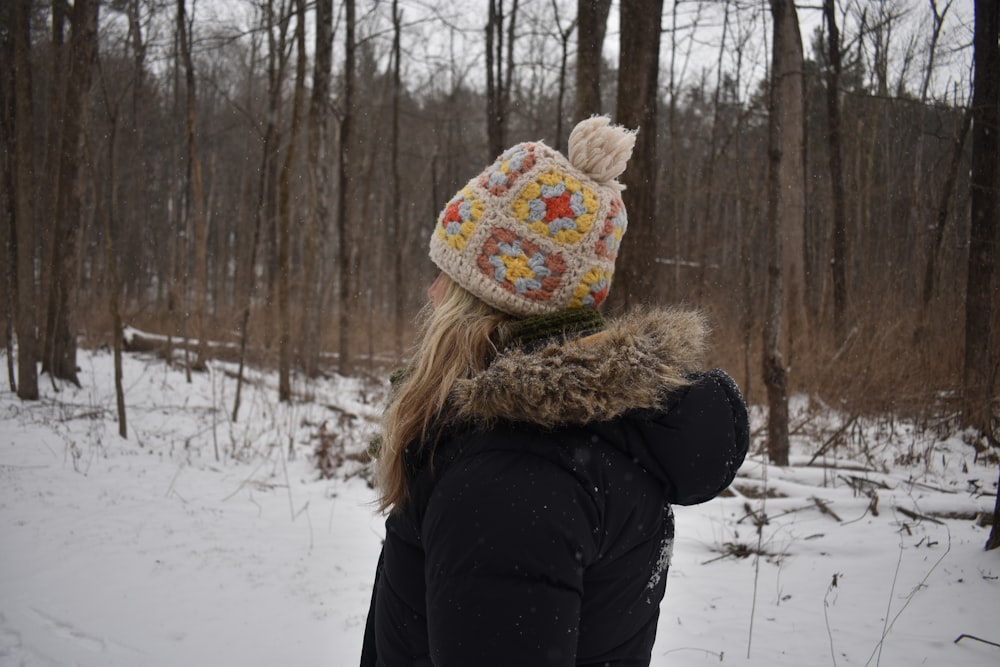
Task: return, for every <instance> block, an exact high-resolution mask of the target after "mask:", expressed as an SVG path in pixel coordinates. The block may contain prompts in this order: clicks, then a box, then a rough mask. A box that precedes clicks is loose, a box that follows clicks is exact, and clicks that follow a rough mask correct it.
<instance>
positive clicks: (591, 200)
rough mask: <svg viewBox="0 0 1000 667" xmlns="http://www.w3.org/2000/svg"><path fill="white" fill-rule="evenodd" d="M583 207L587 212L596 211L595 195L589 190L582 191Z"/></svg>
mask: <svg viewBox="0 0 1000 667" xmlns="http://www.w3.org/2000/svg"><path fill="white" fill-rule="evenodd" d="M583 205H584V206H586V207H587V210H588V211H590V212H591V213H593V212H594V211H596V210H597V195H595V194H594V191H593V190H591V189H590V188H584V189H583Z"/></svg>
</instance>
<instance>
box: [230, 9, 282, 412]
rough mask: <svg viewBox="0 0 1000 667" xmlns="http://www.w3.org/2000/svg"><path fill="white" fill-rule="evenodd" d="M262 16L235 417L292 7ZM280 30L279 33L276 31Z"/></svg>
mask: <svg viewBox="0 0 1000 667" xmlns="http://www.w3.org/2000/svg"><path fill="white" fill-rule="evenodd" d="M261 15H262V16H261V20H262V23H263V24H264V27H265V31H266V33H267V40H268V50H267V100H268V101H267V104H268V106H267V115H266V117H265V118H266V120H265V123H264V137H263V145H262V150H261V157H260V168H259V169H258V184H257V202H256V205H255V211H254V229H253V238H252V240H251V242H250V258H249V262H248V264H249V274H250V275H249V277H248V280H247V292H246V300H245V302H244V305H243V313H242V315H241V317H240V321H241V326H240V359H239V368H238V370H237V373H236V397H235V399H234V400H233V421H236V418H237V416H238V415H239V412H240V396H241V394H242V390H243V370H244V367H245V366H246V352H247V342H248V340H249V336H250V310H251V308H252V307H253V301H254V296H255V295H256V293H257V275H256V273H257V260H258V257H259V256H260V246H261V236H262V233H263V231H264V228H265V226H270V225H271V223H272V221H273V219H274V209H275V199H276V197H275V193H274V189H275V188H274V187H273V186H274V184H275V183H276V180H277V179H275V177H274V174H275V172H276V171H277V170H276V168H275V160H276V156H275V153H276V152H277V143H278V122H279V120H280V113H281V84H282V82H283V80H284V76H285V66H286V64H287V57H286V55H285V39H286V35H287V30H288V19H289V8H288V5H287V4H284V3H281V4H279V7H278V11H277V12H275V7H274V0H265V2H264V4H263V6H262V7H261ZM276 31H277V34H275V33H276Z"/></svg>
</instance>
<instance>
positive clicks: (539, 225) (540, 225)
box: [528, 220, 549, 236]
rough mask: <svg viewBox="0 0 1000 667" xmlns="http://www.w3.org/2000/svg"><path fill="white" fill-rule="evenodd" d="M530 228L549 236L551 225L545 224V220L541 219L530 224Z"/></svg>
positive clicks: (540, 234) (541, 234)
mask: <svg viewBox="0 0 1000 667" xmlns="http://www.w3.org/2000/svg"><path fill="white" fill-rule="evenodd" d="M528 229H530V230H531V231H533V232H535V233H536V234H538V235H539V236H548V235H549V226H548V225H547V224H545V222H544V221H542V220H539V221H538V222H533V223H531V224H530V225H528Z"/></svg>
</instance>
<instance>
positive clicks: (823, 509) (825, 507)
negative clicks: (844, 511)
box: [809, 496, 843, 523]
mask: <svg viewBox="0 0 1000 667" xmlns="http://www.w3.org/2000/svg"><path fill="white" fill-rule="evenodd" d="M809 500H811V501H813V502H814V503H815V504H816V507H818V508H819V511H820V512H822V513H823V514H829V515H830V516H832V517H833V518H834V519H836V520H837V523H843V519H841V518H840V517H839V516H837V513H836V512H834V511H833V510H832V509H830V506H829V505H827V504H826V501H825V500H821V499H819V498H817V497H816V496H812V497H811V498H809Z"/></svg>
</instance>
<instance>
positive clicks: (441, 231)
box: [434, 225, 446, 240]
mask: <svg viewBox="0 0 1000 667" xmlns="http://www.w3.org/2000/svg"><path fill="white" fill-rule="evenodd" d="M434 233H435V234H437V237H438V238H439V239H442V240H444V237H445V235H446V232H445V231H444V227H442V226H441V225H438V226H437V231H435V232H434Z"/></svg>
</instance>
